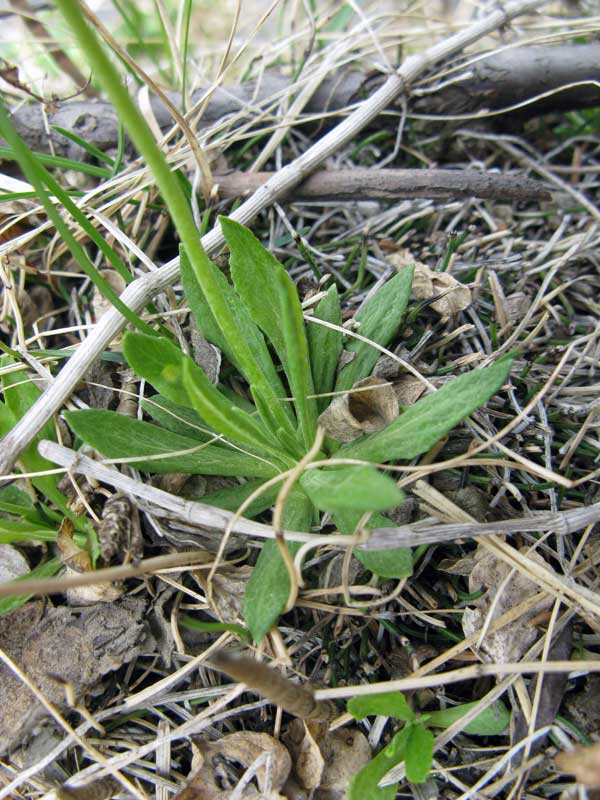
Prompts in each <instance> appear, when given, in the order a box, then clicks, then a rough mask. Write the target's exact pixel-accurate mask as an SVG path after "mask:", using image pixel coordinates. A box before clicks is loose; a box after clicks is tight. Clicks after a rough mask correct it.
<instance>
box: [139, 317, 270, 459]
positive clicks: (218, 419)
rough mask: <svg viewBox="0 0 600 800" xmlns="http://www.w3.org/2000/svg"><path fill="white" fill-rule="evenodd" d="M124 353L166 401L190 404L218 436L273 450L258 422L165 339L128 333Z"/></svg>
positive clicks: (266, 434) (267, 435)
mask: <svg viewBox="0 0 600 800" xmlns="http://www.w3.org/2000/svg"><path fill="white" fill-rule="evenodd" d="M123 353H124V355H125V357H126V359H127V361H128V363H129V365H130V367H131V368H132V369H133V370H135V372H137V374H138V375H141V376H142V377H143V378H145V379H146V380H147V381H148V382H149V383H151V384H152V385H153V386H154V388H155V389H158V391H159V392H161V393H162V394H164V395H165V397H167V398H168V399H169V400H172V401H174V402H175V403H179V404H180V405H187V406H190V405H192V406H193V407H194V408H195V410H196V411H197V412H198V413H199V414H200V416H201V417H202V418H203V419H205V420H206V421H207V422H208V423H209V425H211V427H212V428H214V429H215V430H216V431H218V432H219V433H221V434H223V435H224V436H227V437H228V438H230V439H233V440H237V441H239V442H244V443H246V444H249V445H251V446H252V447H256V446H258V447H261V446H263V445H264V446H267V447H270V448H271V450H273V443H272V440H271V439H270V437H269V434H268V433H267V431H266V430H265V428H264V426H263V425H262V424H261V422H260V421H259V420H257V419H253V418H252V417H251V416H250V415H249V414H247V413H246V412H244V411H241V410H240V409H239V408H237V407H236V406H234V405H233V404H232V403H231V401H230V400H228V399H227V398H226V397H225V396H224V395H222V394H221V393H220V392H219V390H218V389H217V388H216V387H215V386H213V384H212V383H211V382H210V381H209V380H208V378H207V377H206V375H205V373H204V371H203V370H202V369H201V368H200V367H199V366H198V365H197V364H195V363H194V362H193V361H192V359H191V358H190V357H189V356H187V355H185V353H183V352H182V351H181V350H180V349H179V348H178V347H176V346H175V345H174V344H173V343H172V342H170V341H169V340H168V339H165V338H163V337H155V336H144V334H140V333H131V332H128V333H126V334H125V336H124V337H123Z"/></svg>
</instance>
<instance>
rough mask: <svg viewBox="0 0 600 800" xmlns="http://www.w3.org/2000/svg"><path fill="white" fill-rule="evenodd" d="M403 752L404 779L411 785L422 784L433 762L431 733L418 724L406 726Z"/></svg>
mask: <svg viewBox="0 0 600 800" xmlns="http://www.w3.org/2000/svg"><path fill="white" fill-rule="evenodd" d="M407 731H408V741H407V742H406V748H405V751H404V761H405V763H406V777H407V778H408V780H409V781H410V782H411V783H424V782H425V781H426V780H427V776H428V775H429V772H430V770H431V764H432V762H433V733H432V732H431V731H430V730H428V729H427V728H426V727H425V726H424V725H422V724H421V723H420V722H415V723H413V724H412V725H409V726H407Z"/></svg>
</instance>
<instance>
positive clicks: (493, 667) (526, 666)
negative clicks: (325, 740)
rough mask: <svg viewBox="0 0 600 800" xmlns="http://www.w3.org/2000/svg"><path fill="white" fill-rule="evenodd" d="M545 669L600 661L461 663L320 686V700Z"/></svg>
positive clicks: (599, 668)
mask: <svg viewBox="0 0 600 800" xmlns="http://www.w3.org/2000/svg"><path fill="white" fill-rule="evenodd" d="M545 672H552V673H554V672H577V673H586V672H600V661H597V660H592V659H588V660H587V661H517V662H506V663H504V664H473V665H472V666H470V667H460V668H459V669H453V670H450V671H449V672H440V673H436V674H435V675H425V676H423V677H414V676H412V675H411V676H409V677H408V678H399V679H398V680H394V681H381V682H378V683H368V684H362V685H358V686H357V685H355V686H341V687H339V688H337V689H317V690H316V691H315V698H316V699H317V700H341V699H345V698H346V697H359V696H361V697H362V696H364V695H371V694H382V693H383V692H406V691H417V690H419V689H431V688H436V689H438V688H439V687H440V686H449V685H450V684H451V683H461V682H462V681H469V680H476V679H477V678H483V677H486V676H488V675H489V676H492V677H497V676H500V675H527V674H531V675H539V674H543V673H545Z"/></svg>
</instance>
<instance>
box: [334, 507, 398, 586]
mask: <svg viewBox="0 0 600 800" xmlns="http://www.w3.org/2000/svg"><path fill="white" fill-rule="evenodd" d="M361 516H362V514H360V513H359V512H356V511H338V512H336V513H335V514H334V515H333V520H334V522H335V524H336V526H337V528H338V530H339V531H340V533H348V534H351V533H354V531H355V529H356V526H357V525H358V523H359V521H360V518H361ZM394 526H395V523H393V522H392V521H391V520H390V519H388V518H387V517H384V516H383V515H381V514H371V516H370V518H369V521H368V522H367V524H366V526H365V527H366V528H367V529H369V528H393V527H394ZM352 555H353V556H354V557H355V558H357V559H358V560H359V561H360V563H361V564H362V565H363V566H364V567H366V568H367V569H370V570H371V572H374V573H375V574H376V575H380V576H381V577H382V578H407V577H408V576H409V575H412V573H413V563H414V559H413V553H412V550H411V548H410V547H392V548H390V549H389V550H361V548H360V547H355V548H354V550H353V551H352Z"/></svg>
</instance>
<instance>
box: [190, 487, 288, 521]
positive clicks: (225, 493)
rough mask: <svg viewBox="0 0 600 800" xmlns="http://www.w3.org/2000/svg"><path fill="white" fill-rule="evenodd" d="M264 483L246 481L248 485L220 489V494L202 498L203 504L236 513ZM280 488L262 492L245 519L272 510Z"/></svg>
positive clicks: (248, 509)
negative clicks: (268, 509)
mask: <svg viewBox="0 0 600 800" xmlns="http://www.w3.org/2000/svg"><path fill="white" fill-rule="evenodd" d="M263 483H264V481H261V480H253V481H246V483H242V484H240V485H239V486H228V487H227V488H226V489H220V490H219V491H218V492H212V493H211V494H207V495H205V496H204V497H203V498H202V502H203V503H206V505H209V506H216V507H217V508H222V509H224V510H225V511H233V512H235V511H237V510H238V508H239V507H240V506H241V505H242V503H243V502H244V501H245V500H247V498H248V497H250V495H251V494H252V493H253V492H255V491H256V490H257V489H259V488H260V486H262V484H263ZM280 488H281V487H280V486H272V487H271V488H270V489H267V490H265V491H264V492H262V493H261V494H260V495H259V496H258V497H257V498H256V500H253V501H252V502H251V503H250V505H249V506H248V508H247V509H246V510H245V511H244V517H246V518H247V519H252V518H253V517H256V516H257V515H258V514H262V512H263V511H266V510H267V508H271V506H272V505H273V504H274V503H275V500H276V499H277V494H278V492H279V489H280Z"/></svg>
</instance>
